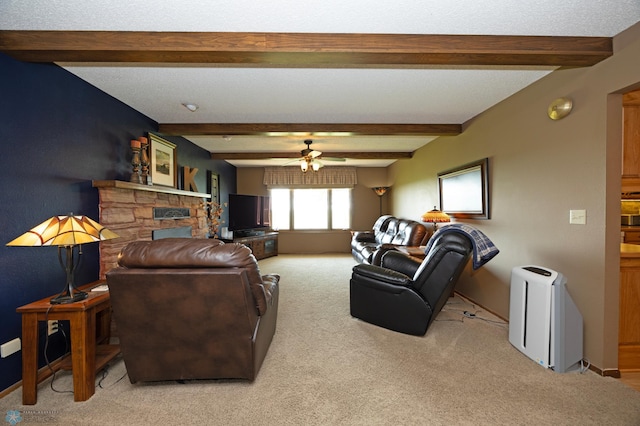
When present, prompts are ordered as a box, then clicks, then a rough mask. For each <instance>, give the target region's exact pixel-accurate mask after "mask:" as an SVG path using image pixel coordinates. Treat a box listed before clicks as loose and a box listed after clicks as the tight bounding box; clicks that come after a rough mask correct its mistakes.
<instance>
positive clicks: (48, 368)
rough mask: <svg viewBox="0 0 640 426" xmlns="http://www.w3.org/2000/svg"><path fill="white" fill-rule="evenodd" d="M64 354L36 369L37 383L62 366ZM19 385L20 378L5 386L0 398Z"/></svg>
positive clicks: (20, 382)
mask: <svg viewBox="0 0 640 426" xmlns="http://www.w3.org/2000/svg"><path fill="white" fill-rule="evenodd" d="M65 356H66V355H65ZM65 356H62V357H60V358H58V359H56V360H54V361H52V362H50V363H49V365H45V366H44V367H42V368H41V369H39V370H38V376H37V377H38V383H42V382H43V381H45V380H46V379H48V378H49V377H51V376H53V372H56V371H58V370H60V369H61V367H62V363H63V362H64V358H65ZM52 370H53V372H52ZM21 387H22V380H20V381H19V382H16V383H14V384H13V385H11V386H9V387H8V388H6V389H4V390H3V391H1V392H0V399H2V398H4V397H5V396H7V395H9V394H10V393H11V392H13V391H15V390H17V389H18V388H21Z"/></svg>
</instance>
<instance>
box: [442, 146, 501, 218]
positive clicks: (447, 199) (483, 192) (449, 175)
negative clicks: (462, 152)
mask: <svg viewBox="0 0 640 426" xmlns="http://www.w3.org/2000/svg"><path fill="white" fill-rule="evenodd" d="M438 192H439V193H440V210H442V211H443V212H445V213H447V214H448V215H450V216H452V217H457V218H468V219H489V217H490V215H489V159H488V158H483V159H482V160H478V161H474V162H473V163H469V164H465V165H463V166H460V167H456V168H454V169H451V170H447V171H444V172H441V173H438Z"/></svg>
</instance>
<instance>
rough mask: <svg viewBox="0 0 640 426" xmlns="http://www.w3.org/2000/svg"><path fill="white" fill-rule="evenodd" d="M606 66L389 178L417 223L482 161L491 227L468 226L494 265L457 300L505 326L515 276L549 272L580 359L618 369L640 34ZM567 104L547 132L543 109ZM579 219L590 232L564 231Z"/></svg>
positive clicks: (499, 113)
mask: <svg viewBox="0 0 640 426" xmlns="http://www.w3.org/2000/svg"><path fill="white" fill-rule="evenodd" d="M614 47H615V54H614V56H613V57H611V58H609V59H607V60H605V61H603V62H601V63H600V64H597V65H595V66H593V67H591V68H579V69H566V70H559V71H555V72H553V73H552V74H550V75H549V76H547V77H545V78H544V79H542V80H540V81H538V82H536V83H535V84H533V85H531V86H529V87H527V88H526V89H524V90H522V91H521V92H519V93H517V94H515V95H513V96H511V97H510V98H508V99H506V100H505V101H503V102H501V103H500V104H498V105H495V106H494V107H493V108H491V109H489V110H488V111H486V112H485V113H483V114H481V115H480V116H478V117H476V118H475V119H474V120H471V121H470V122H469V123H466V125H465V129H464V132H463V133H462V134H461V135H459V136H456V137H442V138H439V139H436V140H435V141H433V142H431V143H429V144H428V145H426V146H425V147H423V148H422V149H420V150H418V151H417V152H416V154H415V155H414V157H413V158H412V159H411V160H402V161H400V162H397V163H396V164H394V165H392V166H391V167H390V168H389V177H390V182H389V183H390V184H393V188H394V190H393V193H392V209H391V210H392V211H393V213H394V214H395V215H397V216H403V217H418V216H419V215H420V214H421V213H422V212H424V211H425V210H426V209H427V208H430V207H432V206H433V205H434V204H436V205H437V204H438V202H437V200H438V194H437V181H436V175H437V173H438V172H440V171H444V170H447V169H449V168H452V167H456V166H459V165H462V164H465V163H468V162H470V161H474V160H478V159H481V158H484V157H489V159H490V181H491V183H490V189H491V219H490V220H484V221H469V222H470V223H471V224H473V225H475V226H477V227H478V228H479V229H481V230H482V231H484V232H485V233H486V234H487V235H488V236H489V237H490V238H491V239H492V240H493V241H494V242H495V244H496V245H497V246H498V248H499V249H500V250H501V253H500V254H499V255H498V256H497V257H496V258H495V259H493V260H492V261H491V262H489V263H488V264H487V265H486V266H484V267H483V268H481V269H479V270H478V271H472V270H470V269H469V270H468V271H466V272H465V274H464V276H463V277H462V279H461V281H460V283H459V284H458V287H457V289H458V290H459V291H461V292H462V293H463V294H465V295H467V296H469V297H470V298H472V299H473V300H475V301H477V302H478V303H480V304H482V305H483V306H485V307H487V308H488V309H491V310H493V311H494V312H496V313H498V314H499V315H501V316H503V317H505V318H507V317H508V315H509V282H510V275H511V270H512V268H513V267H515V266H522V265H531V264H533V265H540V266H545V267H547V268H551V269H554V270H557V271H559V272H561V273H562V274H564V275H565V276H566V277H567V279H568V283H567V288H568V290H569V293H570V294H571V296H572V298H573V299H574V301H575V302H576V304H577V306H578V308H579V309H580V311H581V313H582V315H583V317H584V327H585V336H584V356H585V357H586V358H588V359H589V360H590V361H591V363H592V364H593V365H594V366H596V367H597V368H600V369H616V368H617V329H618V283H619V242H620V229H619V226H620V221H619V214H620V162H621V160H620V158H621V148H620V144H621V140H622V137H621V127H622V119H621V110H622V107H621V96H620V95H616V94H615V93H622V92H623V91H626V90H628V89H629V88H631V87H633V86H635V85H638V84H640V83H639V82H640V23H639V24H636V25H635V26H634V27H632V28H631V29H629V30H627V32H625V33H623V34H622V35H620V36H618V37H617V38H616V42H615V44H614ZM562 96H568V97H570V98H572V99H573V102H574V109H573V112H572V113H571V115H569V116H568V117H566V118H565V119H563V120H560V121H552V120H550V119H549V118H548V117H547V115H546V111H547V106H548V105H549V103H550V102H551V101H552V100H554V99H555V98H558V97H562ZM571 209H585V210H586V211H587V224H586V225H571V224H569V210H571Z"/></svg>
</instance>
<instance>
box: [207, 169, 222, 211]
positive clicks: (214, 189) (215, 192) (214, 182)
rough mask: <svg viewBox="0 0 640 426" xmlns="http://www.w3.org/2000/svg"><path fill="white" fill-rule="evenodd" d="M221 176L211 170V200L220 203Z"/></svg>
mask: <svg viewBox="0 0 640 426" xmlns="http://www.w3.org/2000/svg"><path fill="white" fill-rule="evenodd" d="M219 180H220V176H219V175H218V174H217V173H213V172H211V171H210V172H209V185H210V190H209V193H210V194H211V201H212V202H214V203H218V204H219V203H220V181H219Z"/></svg>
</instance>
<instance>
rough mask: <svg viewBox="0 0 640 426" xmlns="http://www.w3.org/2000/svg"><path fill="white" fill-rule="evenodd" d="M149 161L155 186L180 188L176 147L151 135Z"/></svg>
mask: <svg viewBox="0 0 640 426" xmlns="http://www.w3.org/2000/svg"><path fill="white" fill-rule="evenodd" d="M149 157H150V158H149V159H150V163H151V167H150V168H149V173H151V179H152V181H153V184H154V185H162V186H170V187H172V188H177V187H178V159H177V154H176V145H175V144H173V143H171V142H169V141H168V140H166V139H163V138H161V137H160V136H158V135H154V134H153V133H149Z"/></svg>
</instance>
